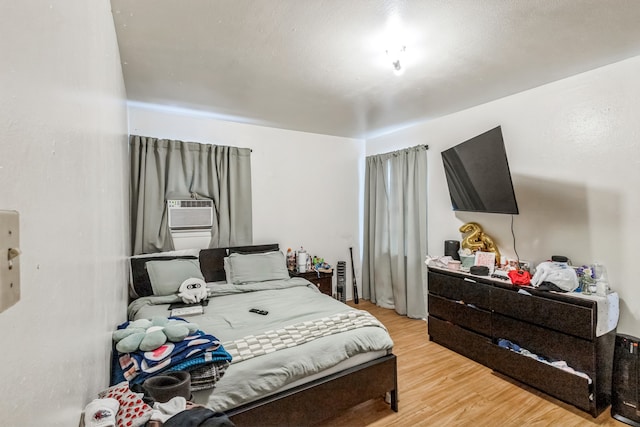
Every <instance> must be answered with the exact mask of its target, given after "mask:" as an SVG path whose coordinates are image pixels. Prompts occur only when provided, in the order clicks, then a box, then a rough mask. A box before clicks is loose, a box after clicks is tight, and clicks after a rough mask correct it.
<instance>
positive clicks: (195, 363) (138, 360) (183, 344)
mask: <svg viewBox="0 0 640 427" xmlns="http://www.w3.org/2000/svg"><path fill="white" fill-rule="evenodd" d="M169 319H170V320H180V321H183V322H186V321H184V319H180V318H177V317H170V318H169ZM132 323H134V322H124V323H123V324H121V325H119V326H118V331H123V330H125V329H126V328H128V327H129V326H130V325H131V324H132ZM155 323H157V322H155ZM130 329H131V328H130ZM152 329H153V331H151V330H152ZM191 330H193V329H191ZM118 331H116V332H114V336H117V335H116V333H117V332H118ZM148 331H151V332H150V333H153V332H156V331H157V329H156V327H153V326H152V327H150V328H149V329H148ZM120 348H122V347H120ZM231 360H232V357H231V355H230V354H229V353H228V352H227V351H226V350H225V349H224V347H223V346H222V344H221V343H220V341H219V340H218V339H217V338H216V337H215V336H213V335H210V334H206V333H204V332H203V331H201V330H199V329H196V330H195V332H190V333H189V335H187V336H185V337H184V338H182V339H181V340H175V341H171V340H167V341H166V342H164V343H163V344H161V345H159V346H158V347H157V348H154V349H149V347H145V349H144V350H143V349H140V348H137V349H135V350H132V351H129V352H126V353H123V352H121V351H118V349H117V345H114V348H113V361H112V362H113V364H112V372H111V385H114V384H118V383H121V382H122V381H128V382H129V384H130V385H135V384H142V383H143V382H144V381H145V380H146V379H148V378H149V377H152V376H154V375H158V374H160V373H163V372H171V371H187V372H189V373H190V374H191V390H205V389H210V388H213V387H214V386H215V383H216V382H217V381H218V380H219V379H220V378H222V376H223V375H224V372H225V370H226V369H227V367H228V366H229V364H230V363H231Z"/></svg>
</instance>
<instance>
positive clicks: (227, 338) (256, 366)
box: [128, 278, 393, 412]
mask: <svg viewBox="0 0 640 427" xmlns="http://www.w3.org/2000/svg"><path fill="white" fill-rule="evenodd" d="M207 287H208V293H209V304H208V306H206V307H205V308H204V314H203V315H197V316H189V317H188V320H189V321H190V322H193V323H196V324H198V326H199V328H200V330H202V331H204V332H205V333H208V334H212V335H214V336H216V337H217V338H218V339H219V340H220V341H221V342H222V345H223V347H225V348H227V347H229V349H231V350H232V354H233V351H234V350H235V349H236V348H237V347H238V344H239V343H240V346H241V348H245V347H244V344H242V343H246V342H249V343H254V344H255V343H256V342H261V348H260V349H258V350H256V351H254V352H253V353H255V354H253V353H252V354H251V357H246V356H245V357H236V358H235V359H236V360H232V363H231V365H230V366H229V367H228V368H227V370H226V373H225V375H224V376H223V377H222V378H221V379H220V380H219V381H218V382H217V383H216V385H215V388H213V389H209V390H201V391H197V392H194V399H193V400H194V401H195V402H196V403H201V404H204V405H206V406H207V407H209V408H210V409H212V410H214V411H220V412H224V411H227V410H229V409H231V408H234V407H237V406H239V405H242V404H245V403H248V402H251V401H254V400H256V399H258V398H260V397H264V396H266V395H269V394H273V393H276V392H278V391H279V390H280V389H282V388H284V387H286V386H287V385H288V384H290V383H292V382H295V381H297V380H300V379H302V378H304V377H307V376H309V375H314V374H317V373H320V372H322V371H324V370H326V369H329V368H332V367H333V366H335V365H337V364H338V363H340V362H342V361H344V360H347V359H348V358H350V357H352V356H355V355H356V354H359V353H366V352H370V351H381V350H386V351H388V352H390V351H391V349H392V347H393V341H392V340H391V337H390V336H389V334H388V333H387V331H386V329H385V328H384V326H382V325H381V324H380V323H379V322H377V321H376V320H375V319H373V320H372V318H371V317H370V316H368V313H366V312H361V311H360V310H355V309H353V308H351V307H349V306H347V305H345V304H343V303H341V302H339V301H337V300H334V299H333V298H330V297H328V296H327V295H324V294H322V293H320V292H319V291H318V289H317V288H316V287H315V286H314V285H313V284H311V283H310V282H308V281H307V280H305V279H302V278H292V279H288V280H271V281H267V282H259V283H251V284H243V285H232V284H226V283H225V284H207ZM173 302H179V299H178V298H177V297H176V296H173V295H170V296H162V297H160V296H151V297H143V298H139V299H137V300H135V301H133V302H132V303H131V304H130V306H129V313H128V314H129V319H131V320H136V319H140V318H151V317H153V316H158V315H160V316H168V315H169V310H168V306H169V304H171V303H173ZM252 308H257V309H260V310H265V311H267V312H268V314H266V315H261V314H257V313H253V312H250V311H249V310H250V309H252ZM326 322H329V324H331V323H333V324H334V325H335V324H336V322H338V323H340V324H339V325H338V326H332V327H333V329H335V331H331V333H328V332H327V331H326V329H327V328H326V327H325V326H323V325H325V323H326ZM303 325H309V331H307V332H300V331H304V330H305V329H304V328H302V326H303ZM301 328H302V329H301ZM318 329H321V330H322V332H318ZM314 331H315V332H314ZM310 335H315V336H313V337H311V339H309V336H310ZM283 336H286V337H285V339H284V341H286V342H287V343H289V345H282V341H283ZM265 337H272V338H274V339H275V340H276V341H277V342H276V341H274V342H273V343H269V342H265ZM278 340H279V341H278ZM292 340H293V341H298V342H296V343H295V344H291V341H292ZM265 348H266V350H265ZM245 349H246V348H245ZM235 354H236V355H238V354H239V353H237V352H236V353H235Z"/></svg>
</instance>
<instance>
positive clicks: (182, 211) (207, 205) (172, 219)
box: [167, 199, 213, 230]
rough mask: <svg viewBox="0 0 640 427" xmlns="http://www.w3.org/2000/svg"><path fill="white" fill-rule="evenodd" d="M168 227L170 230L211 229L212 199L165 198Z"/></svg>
mask: <svg viewBox="0 0 640 427" xmlns="http://www.w3.org/2000/svg"><path fill="white" fill-rule="evenodd" d="M167 210H168V212H169V228H170V229H171V230H202V229H211V226H212V225H213V200H208V199H198V200H196V199H186V200H167Z"/></svg>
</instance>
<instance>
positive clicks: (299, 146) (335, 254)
mask: <svg viewBox="0 0 640 427" xmlns="http://www.w3.org/2000/svg"><path fill="white" fill-rule="evenodd" d="M129 132H130V133H131V134H133V135H143V136H151V137H157V138H168V139H177V140H181V141H194V142H202V143H211V144H219V145H228V146H234V147H245V148H251V149H252V153H251V174H252V175H251V180H252V195H253V242H254V244H262V243H278V244H280V247H281V249H282V250H283V251H286V250H287V248H289V247H290V248H292V249H294V250H295V249H297V248H299V247H300V246H303V247H304V248H305V249H306V250H307V251H308V252H310V255H317V256H320V257H323V258H325V260H326V261H327V262H328V263H330V264H331V265H333V266H334V267H335V265H336V263H337V261H346V262H347V266H348V268H347V270H348V274H347V280H348V283H351V282H350V280H351V268H350V263H349V247H350V246H352V247H353V248H354V257H355V258H356V261H355V262H356V264H358V265H359V262H358V261H357V259H358V258H357V257H358V256H359V253H360V250H359V247H360V237H359V230H360V223H359V221H360V217H361V214H360V205H361V202H360V200H359V193H358V183H359V180H360V177H361V175H362V173H363V172H362V170H361V169H362V164H363V163H362V159H363V157H364V141H362V140H358V139H350V138H342V137H335V136H328V135H319V134H313V133H305V132H297V131H290V130H283V129H276V128H270V127H263V126H256V125H248V124H242V123H234V122H228V121H222V120H217V119H216V118H213V117H211V116H207V115H205V114H199V113H197V112H193V111H177V110H172V111H169V110H166V109H162V108H159V107H154V106H145V105H140V104H134V103H132V104H130V105H129ZM356 270H357V277H358V283H360V281H359V280H360V279H359V278H360V271H359V270H360V268H359V267H358V266H356ZM333 282H334V287H335V282H336V277H335V274H334V278H333ZM348 297H349V298H351V289H349V290H348Z"/></svg>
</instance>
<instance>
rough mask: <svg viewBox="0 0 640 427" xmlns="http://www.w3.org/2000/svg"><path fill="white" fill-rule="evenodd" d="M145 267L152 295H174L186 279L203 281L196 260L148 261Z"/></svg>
mask: <svg viewBox="0 0 640 427" xmlns="http://www.w3.org/2000/svg"><path fill="white" fill-rule="evenodd" d="M146 267H147V272H148V273H149V280H150V281H151V288H152V289H153V294H154V295H171V294H175V293H176V292H178V289H179V288H180V285H181V284H182V282H184V281H185V280H187V279H193V278H195V279H201V280H204V276H203V275H202V272H201V271H200V263H199V262H198V260H197V259H172V260H168V261H148V262H147V264H146Z"/></svg>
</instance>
